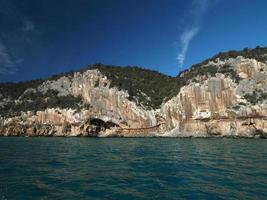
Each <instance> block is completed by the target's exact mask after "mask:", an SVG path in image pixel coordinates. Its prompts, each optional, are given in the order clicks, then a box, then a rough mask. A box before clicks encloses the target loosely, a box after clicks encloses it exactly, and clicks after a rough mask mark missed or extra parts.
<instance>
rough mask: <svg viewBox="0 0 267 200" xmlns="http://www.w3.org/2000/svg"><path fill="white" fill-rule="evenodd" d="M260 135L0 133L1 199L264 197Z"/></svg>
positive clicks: (265, 170) (265, 168) (266, 147)
mask: <svg viewBox="0 0 267 200" xmlns="http://www.w3.org/2000/svg"><path fill="white" fill-rule="evenodd" d="M266 154H267V140H257V139H254V140H250V139H164V138H158V139H156V138H145V139H142V138H135V139H133V138H131V139H126V138H109V139H105V138H101V139H99V138H0V158H1V159H0V186H1V187H0V199H1V198H2V199H12V200H13V199H29V200H30V199H266V196H267V189H266V188H267V156H266Z"/></svg>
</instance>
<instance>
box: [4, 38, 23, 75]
mask: <svg viewBox="0 0 267 200" xmlns="http://www.w3.org/2000/svg"><path fill="white" fill-rule="evenodd" d="M18 62H19V61H18V60H16V59H14V58H13V57H12V55H11V54H10V53H9V52H8V50H7V48H6V46H5V45H4V44H3V43H2V42H1V41H0V74H6V75H7V74H14V73H16V71H17V63H18Z"/></svg>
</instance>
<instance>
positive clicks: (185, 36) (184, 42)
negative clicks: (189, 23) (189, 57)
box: [176, 27, 199, 66]
mask: <svg viewBox="0 0 267 200" xmlns="http://www.w3.org/2000/svg"><path fill="white" fill-rule="evenodd" d="M198 30H199V28H198V27H193V28H191V29H189V30H186V31H184V32H183V33H182V35H181V38H180V42H181V51H180V52H179V54H178V56H177V57H176V59H177V60H178V63H179V66H182V65H183V64H184V60H185V56H186V53H187V50H188V46H189V44H190V42H191V40H192V39H193V37H195V35H197V33H198Z"/></svg>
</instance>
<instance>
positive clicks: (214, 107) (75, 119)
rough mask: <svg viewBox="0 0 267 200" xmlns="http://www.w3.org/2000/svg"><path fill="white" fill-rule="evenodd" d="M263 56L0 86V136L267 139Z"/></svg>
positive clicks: (254, 52) (256, 52) (226, 56)
mask: <svg viewBox="0 0 267 200" xmlns="http://www.w3.org/2000/svg"><path fill="white" fill-rule="evenodd" d="M266 55H267V49H266V48H260V49H251V50H247V49H246V50H244V51H239V52H235V51H234V52H233V51H230V52H227V53H220V54H218V55H217V56H215V57H213V58H211V59H208V60H206V61H204V62H203V63H200V64H197V65H194V66H192V67H191V68H189V69H188V70H186V71H184V72H182V73H180V75H179V76H178V77H169V76H165V75H163V74H160V73H158V72H155V71H149V70H145V69H141V68H137V67H123V68H120V67H115V66H104V65H100V64H97V65H93V66H90V67H89V68H85V69H83V70H81V71H78V72H70V73H65V74H61V75H58V76H54V77H51V78H49V79H47V80H36V81H32V82H25V83H19V84H11V83H3V84H0V135H4V136H98V137H109V136H125V137H136V136H141V137H143V136H144V137H148V136H160V137H189V136H190V137H191V136H193V137H194V136H196V137H198V136H199V137H209V136H216V137H220V136H234V137H266V132H267V123H266V120H267V56H266Z"/></svg>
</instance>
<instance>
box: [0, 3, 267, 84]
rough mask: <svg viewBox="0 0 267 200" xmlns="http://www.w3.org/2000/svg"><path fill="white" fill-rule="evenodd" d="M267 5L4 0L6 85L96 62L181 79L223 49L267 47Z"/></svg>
mask: <svg viewBox="0 0 267 200" xmlns="http://www.w3.org/2000/svg"><path fill="white" fill-rule="evenodd" d="M266 8H267V1H266V0H254V1H251V0H57V1H56V0H23V1H22V0H0V82H18V81H25V80H31V79H37V78H46V77H49V76H51V75H53V74H58V73H62V72H66V71H70V70H79V69H81V68H83V67H86V66H87V65H89V64H94V63H103V64H111V65H120V66H127V65H133V66H140V67H144V68H148V69H153V70H157V71H159V72H162V73H164V74H167V75H170V76H176V75H177V74H178V73H179V72H180V71H181V70H184V69H187V68H189V67H190V66H191V65H192V64H195V63H198V62H201V61H203V60H204V59H207V58H208V57H211V56H213V55H215V54H217V53H218V52H221V51H228V50H240V49H243V48H244V47H249V48H254V47H256V46H257V45H259V46H267V23H266V21H267V12H266Z"/></svg>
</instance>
